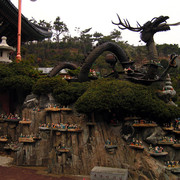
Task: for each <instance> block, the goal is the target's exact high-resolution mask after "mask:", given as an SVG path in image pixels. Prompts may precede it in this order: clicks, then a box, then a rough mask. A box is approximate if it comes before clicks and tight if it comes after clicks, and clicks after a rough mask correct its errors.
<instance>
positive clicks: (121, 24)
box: [112, 14, 142, 32]
mask: <svg viewBox="0 0 180 180" xmlns="http://www.w3.org/2000/svg"><path fill="white" fill-rule="evenodd" d="M117 17H118V20H119V22H118V23H114V22H113V21H112V23H113V24H114V25H118V27H119V28H120V29H122V30H123V29H129V30H131V31H135V32H139V31H141V30H142V26H141V25H140V24H139V23H138V22H137V27H135V28H134V27H131V25H130V23H129V21H128V20H127V19H126V20H125V19H124V22H122V20H121V18H120V17H119V15H118V14H117Z"/></svg>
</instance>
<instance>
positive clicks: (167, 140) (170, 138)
mask: <svg viewBox="0 0 180 180" xmlns="http://www.w3.org/2000/svg"><path fill="white" fill-rule="evenodd" d="M159 141H160V142H174V139H173V137H168V136H164V137H162V138H160V140H159Z"/></svg>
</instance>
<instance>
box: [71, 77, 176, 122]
mask: <svg viewBox="0 0 180 180" xmlns="http://www.w3.org/2000/svg"><path fill="white" fill-rule="evenodd" d="M75 105H76V109H77V111H79V112H82V113H89V112H93V111H104V110H106V111H111V110H116V111H118V112H119V113H121V114H122V116H126V115H138V116H141V117H145V118H151V119H154V120H155V119H156V120H160V121H163V120H164V121H166V120H167V119H173V118H174V116H176V117H179V116H180V109H179V108H177V107H174V106H173V107H171V106H169V105H166V104H165V103H164V102H163V101H162V100H160V99H159V98H158V97H157V96H156V94H155V93H154V90H153V89H151V88H150V87H146V86H143V85H138V84H134V83H131V82H127V81H120V80H107V79H106V80H97V81H94V82H92V83H91V85H90V87H89V88H88V90H87V91H86V92H85V93H84V94H83V95H82V96H81V97H80V98H79V99H78V100H77V101H76V103H75Z"/></svg>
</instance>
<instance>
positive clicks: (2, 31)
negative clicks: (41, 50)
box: [0, 0, 52, 46]
mask: <svg viewBox="0 0 180 180" xmlns="http://www.w3.org/2000/svg"><path fill="white" fill-rule="evenodd" d="M17 33H18V9H17V8H16V7H15V6H14V4H13V3H12V2H11V1H10V0H0V37H2V36H6V37H7V44H8V45H10V46H16V44H17ZM51 36H52V32H50V31H49V30H48V29H47V28H45V27H41V26H38V25H35V24H33V23H31V22H30V21H28V19H27V18H26V17H25V16H23V15H22V31H21V42H22V43H25V42H28V41H33V40H37V41H41V40H43V39H45V38H50V37H51Z"/></svg>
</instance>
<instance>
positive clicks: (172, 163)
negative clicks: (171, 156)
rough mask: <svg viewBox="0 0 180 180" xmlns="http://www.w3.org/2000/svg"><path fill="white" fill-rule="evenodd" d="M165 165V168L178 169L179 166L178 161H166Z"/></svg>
mask: <svg viewBox="0 0 180 180" xmlns="http://www.w3.org/2000/svg"><path fill="white" fill-rule="evenodd" d="M165 165H166V166H167V167H178V166H179V165H180V164H179V161H167V162H165Z"/></svg>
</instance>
